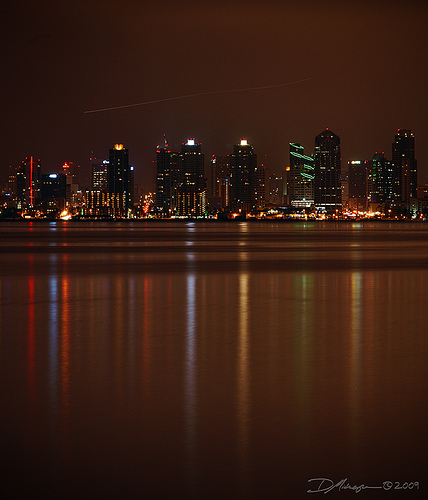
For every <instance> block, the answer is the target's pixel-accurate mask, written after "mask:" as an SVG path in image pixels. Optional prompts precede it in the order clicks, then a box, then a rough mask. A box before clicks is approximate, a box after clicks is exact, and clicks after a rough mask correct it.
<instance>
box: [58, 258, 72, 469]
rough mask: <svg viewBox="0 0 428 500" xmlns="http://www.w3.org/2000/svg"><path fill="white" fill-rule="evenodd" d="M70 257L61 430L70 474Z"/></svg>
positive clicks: (64, 286) (64, 297) (64, 295)
mask: <svg viewBox="0 0 428 500" xmlns="http://www.w3.org/2000/svg"><path fill="white" fill-rule="evenodd" d="M67 264H68V255H67V254H64V255H63V273H62V282H61V292H60V293H61V369H60V377H61V382H60V384H61V430H62V444H63V464H62V465H63V468H64V469H63V473H64V474H65V475H67V474H68V472H69V468H70V461H71V450H70V445H71V439H70V278H69V275H68V273H67Z"/></svg>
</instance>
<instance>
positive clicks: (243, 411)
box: [237, 273, 250, 485]
mask: <svg viewBox="0 0 428 500" xmlns="http://www.w3.org/2000/svg"><path fill="white" fill-rule="evenodd" d="M248 294H249V277H248V274H247V273H242V274H240V276H239V346H238V398H237V399H238V401H237V405H238V453H239V468H240V476H241V484H243V485H245V484H248V481H249V477H248V474H249V471H248V465H247V464H248V460H249V442H248V436H249V413H250V408H249V406H250V388H249V366H248V355H249V353H248V350H249V347H248V325H249V305H248Z"/></svg>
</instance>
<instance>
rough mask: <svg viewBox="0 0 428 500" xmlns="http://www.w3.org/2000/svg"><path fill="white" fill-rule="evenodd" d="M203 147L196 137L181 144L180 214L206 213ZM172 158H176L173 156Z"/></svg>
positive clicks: (179, 158) (178, 208)
mask: <svg viewBox="0 0 428 500" xmlns="http://www.w3.org/2000/svg"><path fill="white" fill-rule="evenodd" d="M201 148H202V145H201V144H197V143H196V142H195V140H194V139H188V141H187V142H186V143H183V144H182V145H181V150H180V153H179V154H178V158H177V159H178V168H177V177H178V179H177V180H178V182H177V212H178V215H180V216H191V217H200V216H203V215H205V210H206V206H205V195H206V193H205V186H206V182H205V177H204V155H203V153H202V150H201ZM171 159H172V160H173V161H174V160H175V158H173V157H171ZM171 159H170V161H171ZM172 168H173V169H174V168H175V167H174V166H173V167H172ZM174 176H175V174H174Z"/></svg>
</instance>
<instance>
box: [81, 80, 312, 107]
mask: <svg viewBox="0 0 428 500" xmlns="http://www.w3.org/2000/svg"><path fill="white" fill-rule="evenodd" d="M308 80H310V78H304V79H303V80H296V81H294V82H287V83H277V84H276V85H266V86H264V87H249V88H245V89H232V90H212V91H210V92H199V93H197V94H188V95H180V96H177V97H167V98H166V99H155V100H153V101H145V102H137V103H135V104H124V105H122V106H111V107H110V108H101V109H92V110H89V111H84V113H86V114H88V113H100V112H101V111H112V110H114V109H124V108H134V107H136V106H146V105H147V104H155V103H158V102H167V101H177V100H179V99H188V98H190V97H198V96H201V95H212V94H228V93H231V92H247V91H249V90H263V89H273V88H277V87H285V86H287V85H295V84H296V83H303V82H307V81H308Z"/></svg>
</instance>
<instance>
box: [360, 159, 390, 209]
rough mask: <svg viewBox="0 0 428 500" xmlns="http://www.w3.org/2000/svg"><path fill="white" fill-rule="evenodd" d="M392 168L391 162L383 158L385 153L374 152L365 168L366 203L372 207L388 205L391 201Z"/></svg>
mask: <svg viewBox="0 0 428 500" xmlns="http://www.w3.org/2000/svg"><path fill="white" fill-rule="evenodd" d="M393 180H394V178H393V167H392V162H391V160H387V159H386V158H385V153H383V152H381V153H378V152H376V153H375V154H374V155H373V159H372V160H371V161H370V162H368V168H367V201H368V203H369V205H371V206H372V207H373V206H374V205H375V204H377V205H382V206H383V207H382V210H385V204H388V205H389V204H390V203H391V201H392V200H393V185H394V182H393Z"/></svg>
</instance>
